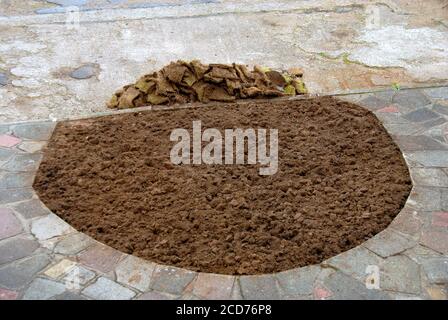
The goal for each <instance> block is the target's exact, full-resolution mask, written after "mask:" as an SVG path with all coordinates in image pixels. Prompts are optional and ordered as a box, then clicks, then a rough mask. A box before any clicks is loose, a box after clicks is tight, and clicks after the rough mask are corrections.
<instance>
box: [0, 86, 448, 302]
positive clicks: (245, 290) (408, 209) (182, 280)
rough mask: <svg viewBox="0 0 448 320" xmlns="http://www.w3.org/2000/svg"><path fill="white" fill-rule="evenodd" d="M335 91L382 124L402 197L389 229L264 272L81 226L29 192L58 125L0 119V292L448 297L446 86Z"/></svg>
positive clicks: (30, 295) (18, 295)
mask: <svg viewBox="0 0 448 320" xmlns="http://www.w3.org/2000/svg"><path fill="white" fill-rule="evenodd" d="M392 97H393V101H391V99H392ZM341 98H342V99H346V100H352V101H358V102H359V103H360V104H361V105H363V106H365V107H366V108H368V109H369V110H372V111H373V112H374V113H375V114H377V115H378V117H379V119H381V120H382V121H383V125H384V126H385V128H386V129H387V130H388V131H389V132H390V133H391V135H392V137H393V139H394V140H395V141H396V143H397V144H398V146H399V147H400V148H401V150H402V152H403V154H404V157H405V159H406V161H407V163H408V166H409V170H410V174H411V177H412V180H413V184H414V187H413V190H412V192H411V194H410V196H409V199H408V201H407V203H406V204H405V206H404V208H403V209H402V211H401V212H400V213H399V215H398V216H397V217H396V219H395V220H394V221H393V222H392V223H391V225H390V226H389V227H388V228H387V229H386V230H384V231H383V232H381V233H379V234H378V235H376V236H374V237H373V238H372V239H369V240H368V241H366V242H365V243H363V244H361V245H360V246H358V247H356V248H353V249H351V250H349V251H347V252H344V253H342V254H340V255H338V256H335V257H332V258H330V259H328V260H326V261H324V262H322V263H321V264H319V265H313V266H308V267H304V268H297V269H293V270H289V271H285V272H280V273H276V274H267V275H260V276H224V275H217V274H206V273H197V272H192V271H189V270H185V269H179V268H172V267H168V266H163V265H158V264H155V263H152V262H148V261H144V260H142V259H139V258H136V257H133V256H129V255H126V254H124V253H121V252H118V251H116V250H115V249H112V248H110V247H107V246H105V245H103V244H100V243H98V242H97V241H95V240H93V239H91V238H90V237H88V236H87V235H84V234H82V233H79V232H77V231H76V230H75V229H73V228H72V227H70V226H69V225H67V224H66V223H65V222H64V221H62V220H61V219H59V218H58V217H57V216H56V215H54V214H53V213H51V212H50V211H49V210H48V209H47V208H46V207H45V205H44V204H42V203H41V202H40V200H39V199H38V197H37V196H36V195H35V194H34V191H33V190H32V188H31V185H32V181H33V178H34V174H35V172H36V170H37V167H38V164H39V162H40V161H41V158H42V157H41V151H42V148H43V147H44V146H45V142H46V141H47V140H48V139H49V138H50V136H51V134H52V131H53V129H54V125H55V124H54V123H53V122H33V123H21V124H11V125H8V126H6V127H5V126H2V127H1V128H2V131H1V132H2V133H1V135H0V300H2V299H5V300H6V299H66V300H73V299H139V300H146V299H264V298H266V299H317V300H326V299H447V292H446V288H447V285H448V134H447V132H448V130H447V128H448V127H447V125H446V121H447V120H448V115H447V114H448V113H447V110H448V87H444V88H433V89H425V90H421V89H416V90H403V91H402V92H401V91H400V92H399V93H398V94H397V93H393V92H381V93H373V92H372V93H368V94H363V95H362V96H360V95H357V94H354V95H346V96H343V97H341ZM434 120H437V121H434ZM372 279H374V280H372ZM369 281H373V282H371V283H375V284H376V285H378V287H373V288H372V287H369V286H368V285H367V284H368V283H369Z"/></svg>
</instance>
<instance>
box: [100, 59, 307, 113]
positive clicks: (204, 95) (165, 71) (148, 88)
mask: <svg viewBox="0 0 448 320" xmlns="http://www.w3.org/2000/svg"><path fill="white" fill-rule="evenodd" d="M302 75H303V72H302V70H301V69H300V68H291V69H290V70H289V71H284V72H278V71H275V70H270V69H268V68H262V67H259V66H255V67H254V69H253V71H249V69H248V68H247V66H245V65H241V64H235V63H233V64H202V63H201V62H199V61H197V60H193V61H191V62H185V61H177V62H171V63H170V64H169V65H167V66H165V67H163V68H162V69H161V70H159V71H157V72H154V73H152V74H147V75H144V76H142V77H141V78H140V79H139V80H138V81H137V82H136V83H134V84H130V85H126V86H124V87H123V88H122V89H121V90H119V91H117V92H116V93H115V94H114V95H113V96H112V98H111V99H110V101H109V102H108V104H107V106H108V107H109V108H113V109H126V108H135V107H141V106H144V105H159V104H164V105H172V104H176V103H186V102H196V101H200V102H210V101H224V102H232V101H235V100H236V99H245V98H259V97H265V98H266V97H279V96H283V95H296V94H298V95H299V94H305V93H307V90H306V88H305V84H304V83H303V81H302Z"/></svg>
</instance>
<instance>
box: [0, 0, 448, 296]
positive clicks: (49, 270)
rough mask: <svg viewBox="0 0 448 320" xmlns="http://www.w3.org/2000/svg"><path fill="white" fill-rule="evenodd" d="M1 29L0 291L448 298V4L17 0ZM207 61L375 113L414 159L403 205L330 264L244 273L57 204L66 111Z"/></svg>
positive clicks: (99, 109)
mask: <svg viewBox="0 0 448 320" xmlns="http://www.w3.org/2000/svg"><path fill="white" fill-rule="evenodd" d="M73 5H77V6H78V8H79V11H78V9H76V10H74V9H73V8H72V6H73ZM67 8H70V9H69V11H70V12H71V14H72V15H67V12H66V11H67ZM78 14H79V22H80V23H79V25H77V23H75V24H72V23H71V21H75V22H76V21H77V16H78ZM68 18H69V23H67V19H68ZM72 18H73V19H72ZM0 39H1V41H0V221H1V223H0V299H78V298H80V299H156V298H159V299H161V298H163V299H179V298H183V299H196V298H206V299H212V298H235V299H237V298H245V299H251V298H268V299H269V298H270V299H281V298H283V299H354V298H358V299H448V122H447V121H448V59H447V56H448V7H447V1H436V0H431V1H401V0H397V1H387V0H385V1H381V2H380V1H362V2H361V1H342V0H333V1H330V0H327V1H316V0H309V1H286V0H283V1H228V0H222V1H218V0H216V1H215V0H202V1H201V0H198V1H194V0H189V1H187V0H186V1H174V0H173V1H166V0H165V1H120V0H114V1H106V0H104V1H102V0H91V1H88V0H77V1H75V0H66V1H32V0H26V1H20V2H18V1H2V2H1V3H0ZM194 58H197V59H201V60H204V61H205V62H232V61H235V62H239V63H246V64H261V65H267V66H271V67H275V68H285V69H286V68H289V67H291V66H299V67H302V68H303V69H304V71H305V75H304V79H305V81H306V83H307V84H308V87H309V89H310V91H311V93H312V94H338V95H339V97H340V98H342V99H348V100H350V101H356V102H359V103H360V104H361V105H363V106H365V107H366V108H368V109H370V110H372V111H374V112H375V114H376V115H377V117H378V118H379V119H380V120H381V121H382V122H383V124H384V126H385V128H386V129H387V130H388V132H389V133H390V134H391V135H392V136H393V138H394V139H395V141H396V142H397V144H398V145H399V147H400V148H401V150H402V152H403V153H404V156H405V159H406V161H407V164H408V166H409V168H410V172H411V176H412V179H413V184H414V187H413V190H412V192H411V195H410V197H409V199H408V201H407V203H406V205H405V207H404V208H403V210H402V212H401V213H400V214H399V215H398V217H397V218H396V219H395V220H394V222H393V223H392V224H391V225H390V227H389V228H387V229H386V230H385V231H383V232H381V233H380V234H379V235H377V236H375V237H374V238H372V239H371V240H369V241H367V242H366V243H364V244H363V245H361V246H359V247H357V248H354V249H352V250H349V251H347V252H345V253H343V254H341V255H338V256H336V257H334V258H331V259H329V260H327V261H325V262H323V263H321V264H320V265H315V266H310V267H305V268H300V269H294V270H290V271H287V272H282V273H277V274H272V275H263V276H241V277H234V276H222V275H213V274H205V273H195V272H190V271H187V270H183V269H178V268H170V267H166V266H162V265H156V264H154V263H150V262H147V261H143V260H141V259H137V258H134V257H131V256H127V255H125V254H122V253H120V252H118V251H115V250H113V249H111V248H109V247H106V246H104V245H102V244H99V243H97V242H95V241H94V240H93V239H91V238H89V237H87V236H85V235H83V234H81V233H78V232H77V231H76V230H74V229H73V228H71V227H70V226H69V225H67V224H66V223H65V222H63V221H62V220H60V219H59V218H58V217H57V216H55V215H54V214H53V213H51V212H49V211H48V209H46V208H45V206H44V205H43V204H42V203H41V202H40V201H39V199H37V197H36V195H35V193H34V191H33V190H32V188H31V185H32V181H33V179H34V174H35V172H36V170H37V167H38V165H39V163H40V161H41V158H42V152H41V151H42V148H43V147H44V146H45V144H46V141H47V140H48V139H49V137H50V136H51V133H52V130H53V128H54V126H55V122H54V121H53V120H56V119H66V118H74V117H88V116H89V115H97V114H98V113H104V112H108V110H107V109H106V108H105V101H106V100H107V99H108V98H109V97H110V95H111V93H112V92H113V91H114V90H115V89H117V88H119V87H121V86H122V85H123V84H125V83H128V82H132V81H134V80H135V79H136V78H137V77H138V76H139V75H141V74H143V73H147V72H150V71H152V70H154V69H156V68H159V67H161V66H163V65H164V64H166V63H167V62H169V61H171V60H176V59H194ZM392 87H394V88H395V89H397V88H398V87H400V88H401V90H399V91H397V90H393V89H392ZM406 88H410V89H409V90H407V89H406ZM377 276H378V277H377ZM369 277H370V278H369ZM371 277H374V281H373V283H374V284H375V285H376V284H379V288H376V287H375V286H373V287H374V288H371V289H369V285H367V284H366V280H372V278H371ZM378 279H379V283H378V281H377V280H378Z"/></svg>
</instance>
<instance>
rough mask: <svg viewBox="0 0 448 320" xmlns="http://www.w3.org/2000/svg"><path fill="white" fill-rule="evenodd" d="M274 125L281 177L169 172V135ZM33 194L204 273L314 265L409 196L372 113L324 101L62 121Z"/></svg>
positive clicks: (81, 225) (370, 231) (196, 168)
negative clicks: (195, 124)
mask: <svg viewBox="0 0 448 320" xmlns="http://www.w3.org/2000/svg"><path fill="white" fill-rule="evenodd" d="M193 120H201V121H202V128H203V130H204V129H205V128H210V127H212V128H217V129H219V130H221V131H223V130H224V129H225V128H274V129H278V130H279V170H278V172H277V173H276V174H275V175H272V176H260V175H259V173H258V166H257V165H213V166H212V165H205V164H204V165H178V166H175V165H172V164H171V163H170V158H169V154H170V149H171V147H172V146H173V145H174V142H170V140H169V136H170V133H171V130H172V129H173V128H186V129H188V130H189V131H190V130H191V127H192V121H193ZM34 187H35V189H36V190H37V192H38V194H39V196H40V198H41V200H42V201H43V202H45V204H46V205H47V206H48V207H49V208H50V209H51V210H52V211H53V212H55V213H56V214H58V215H59V216H61V217H62V218H63V219H64V220H66V221H67V222H68V223H70V224H71V225H73V226H74V227H75V228H77V229H78V230H79V231H82V232H85V233H87V234H88V235H90V236H92V237H93V238H95V239H97V240H99V241H101V242H104V243H106V244H108V245H110V246H112V247H114V248H116V249H118V250H121V251H124V252H127V253H130V254H134V255H136V256H139V257H143V258H146V259H149V260H152V261H155V262H158V263H162V264H168V265H174V266H178V267H184V268H188V269H192V270H197V271H203V272H215V273H223V274H260V273H270V272H276V271H281V270H286V269H291V268H294V267H299V266H305V265H309V264H315V263H319V262H321V261H322V260H324V259H327V258H329V257H331V256H334V255H336V254H338V253H341V252H343V251H346V250H348V249H350V248H353V247H355V246H357V245H359V244H360V243H362V242H364V241H365V240H367V239H369V238H370V237H372V236H373V235H375V234H376V233H378V232H380V231H381V230H383V229H384V228H386V227H387V226H388V224H389V223H390V222H391V221H392V219H393V218H394V217H395V216H396V215H397V213H398V212H399V211H400V209H401V207H402V206H403V205H404V203H405V200H406V198H407V196H408V194H409V192H410V189H411V181H410V178H409V174H408V170H407V167H406V164H405V162H404V160H403V158H402V156H401V153H400V151H399V149H398V147H397V146H396V145H395V144H394V142H393V141H392V139H391V138H390V136H389V135H388V134H387V133H386V131H385V129H384V128H383V127H382V125H381V124H380V122H379V121H378V120H377V119H376V117H375V116H374V115H373V114H372V113H370V112H369V111H367V110H365V109H363V108H361V107H359V106H357V105H353V104H350V103H347V102H341V101H338V100H335V99H332V98H318V99H307V100H298V101H290V102H284V101H281V102H250V103H248V104H229V105H227V106H212V107H202V108H195V109H191V108H190V109H180V110H165V111H150V112H145V113H133V114H123V115H116V116H109V117H103V118H97V119H91V120H87V121H74V122H65V123H60V124H59V125H58V126H57V128H56V131H55V133H54V134H53V137H52V139H51V141H50V143H49V146H48V148H47V150H46V152H45V156H44V160H43V162H42V164H41V166H40V168H39V172H38V174H37V177H36V180H35V183H34Z"/></svg>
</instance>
